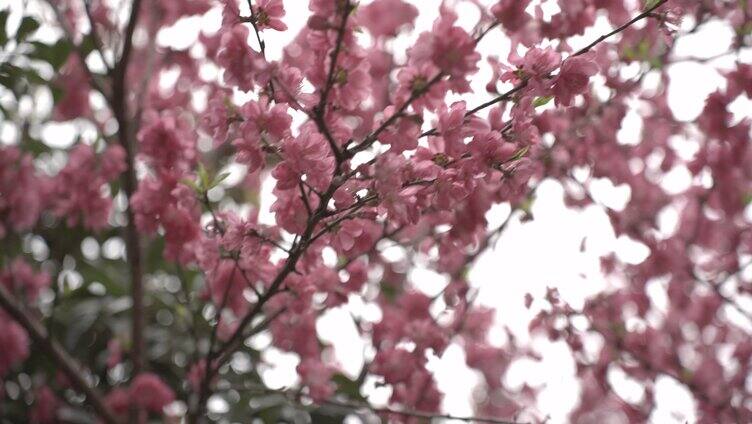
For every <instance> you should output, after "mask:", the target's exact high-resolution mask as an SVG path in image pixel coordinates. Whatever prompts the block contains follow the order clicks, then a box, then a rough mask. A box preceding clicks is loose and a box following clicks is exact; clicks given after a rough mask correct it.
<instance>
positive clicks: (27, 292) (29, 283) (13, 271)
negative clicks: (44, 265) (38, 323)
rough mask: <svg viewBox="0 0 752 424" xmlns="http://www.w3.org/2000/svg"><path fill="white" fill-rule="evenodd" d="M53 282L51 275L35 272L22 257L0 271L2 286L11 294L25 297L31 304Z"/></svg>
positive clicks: (44, 272)
mask: <svg viewBox="0 0 752 424" xmlns="http://www.w3.org/2000/svg"><path fill="white" fill-rule="evenodd" d="M51 281H52V280H51V278H50V274H49V273H47V272H46V271H40V272H35V271H34V269H33V268H32V267H31V265H29V264H28V263H27V262H26V261H24V260H23V258H21V257H18V258H16V259H14V260H13V262H11V263H10V266H8V267H7V268H5V269H4V270H0V284H3V285H4V286H5V287H6V288H7V289H8V290H9V291H10V292H11V293H14V294H16V295H19V296H20V295H23V296H24V298H25V299H26V300H27V301H29V302H34V301H35V300H36V299H37V297H39V293H40V292H41V291H42V290H44V289H46V288H47V287H49V286H50V282H51Z"/></svg>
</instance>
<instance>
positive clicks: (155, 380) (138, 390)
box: [128, 373, 175, 414]
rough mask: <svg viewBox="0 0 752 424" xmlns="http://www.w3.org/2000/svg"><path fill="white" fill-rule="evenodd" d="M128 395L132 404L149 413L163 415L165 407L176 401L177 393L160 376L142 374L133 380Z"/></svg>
mask: <svg viewBox="0 0 752 424" xmlns="http://www.w3.org/2000/svg"><path fill="white" fill-rule="evenodd" d="M128 393H129V395H130V398H131V402H133V403H134V404H136V405H139V406H141V407H143V408H146V409H148V410H149V411H151V412H153V413H156V414H161V413H162V409H164V407H165V406H167V405H169V404H170V403H172V401H174V400H175V393H174V392H173V391H172V389H170V387H169V386H167V385H166V384H165V383H164V382H163V381H162V379H160V378H159V376H157V375H155V374H152V373H141V374H139V375H137V376H136V378H134V379H133V382H132V383H131V386H130V388H129V389H128Z"/></svg>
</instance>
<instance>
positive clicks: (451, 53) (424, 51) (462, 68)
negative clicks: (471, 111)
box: [410, 8, 480, 79]
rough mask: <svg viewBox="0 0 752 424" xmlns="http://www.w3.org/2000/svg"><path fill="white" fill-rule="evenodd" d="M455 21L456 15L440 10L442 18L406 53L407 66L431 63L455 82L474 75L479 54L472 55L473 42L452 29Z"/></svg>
mask: <svg viewBox="0 0 752 424" xmlns="http://www.w3.org/2000/svg"><path fill="white" fill-rule="evenodd" d="M456 19H457V17H456V15H454V14H453V13H452V12H448V11H447V10H446V9H445V8H442V16H440V18H439V19H438V20H437V21H436V22H435V23H434V25H433V29H432V32H430V33H428V32H426V33H423V34H422V35H421V36H420V37H419V38H418V40H417V41H416V42H415V47H413V48H412V49H411V50H410V60H411V63H415V64H421V63H425V61H431V63H432V64H433V65H435V66H436V67H437V68H439V69H440V70H442V71H444V72H446V73H447V74H449V75H451V76H452V77H453V78H455V79H464V78H465V77H467V76H468V75H470V74H472V73H474V72H475V71H477V70H478V67H477V63H478V60H479V59H480V54H479V53H478V52H476V51H475V41H474V40H473V39H472V37H470V35H469V34H468V33H467V32H465V30H463V29H462V28H460V27H458V26H455V25H454V23H455V21H456Z"/></svg>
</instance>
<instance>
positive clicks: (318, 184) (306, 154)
mask: <svg viewBox="0 0 752 424" xmlns="http://www.w3.org/2000/svg"><path fill="white" fill-rule="evenodd" d="M282 155H283V158H284V160H283V161H282V162H281V163H280V164H279V165H277V167H276V168H274V171H272V176H274V178H276V179H277V188H279V189H281V190H290V189H297V188H298V184H299V183H300V182H301V181H302V178H303V176H305V177H306V179H305V180H306V182H307V183H308V184H310V185H311V186H313V187H315V188H317V189H319V190H323V189H325V188H326V185H327V183H328V182H329V179H330V177H331V174H332V171H333V169H334V158H333V157H332V155H331V150H330V148H329V145H328V144H327V142H326V140H325V139H324V136H322V135H321V134H319V133H318V132H315V131H312V127H311V126H305V127H303V128H301V133H300V135H299V136H298V137H297V138H294V139H293V138H291V139H288V140H285V141H284V142H283V143H282Z"/></svg>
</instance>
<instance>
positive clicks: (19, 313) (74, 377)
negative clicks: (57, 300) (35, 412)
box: [0, 284, 119, 424]
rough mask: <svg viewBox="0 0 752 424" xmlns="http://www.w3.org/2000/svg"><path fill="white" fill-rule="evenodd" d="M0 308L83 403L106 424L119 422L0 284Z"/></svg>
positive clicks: (76, 366) (58, 347)
mask: <svg viewBox="0 0 752 424" xmlns="http://www.w3.org/2000/svg"><path fill="white" fill-rule="evenodd" d="M0 306H2V308H3V309H4V310H5V311H7V312H8V314H9V315H10V316H11V317H12V318H13V319H14V320H16V322H18V323H19V324H20V325H21V326H22V327H23V328H24V329H25V330H26V332H27V333H29V336H30V337H31V339H32V340H33V341H34V343H35V344H36V345H37V346H38V347H39V348H40V349H41V350H42V351H44V353H45V354H46V355H47V356H49V357H50V358H52V359H53V360H54V363H55V365H56V366H57V367H59V368H60V370H61V371H62V372H63V373H64V374H65V376H66V377H68V379H69V380H70V382H71V384H72V385H73V387H75V388H76V390H78V391H79V392H81V393H83V394H84V395H85V396H86V401H87V402H88V403H90V404H91V406H92V408H94V411H96V413H97V414H98V415H99V416H100V417H101V418H102V419H103V420H104V421H105V422H107V423H109V424H117V423H118V422H119V420H118V419H117V418H116V417H115V415H114V414H113V413H112V411H110V409H109V408H108V407H107V405H106V404H105V402H104V398H103V397H102V395H101V394H100V393H99V391H98V390H97V389H96V388H95V387H93V386H92V385H91V384H90V382H89V380H88V378H87V375H86V374H85V373H84V368H83V367H82V366H81V365H80V364H79V363H78V362H76V360H75V359H73V358H72V357H71V355H70V354H69V353H68V352H67V351H66V350H65V349H64V348H63V347H62V346H61V345H60V344H59V343H58V342H57V341H55V340H54V339H52V338H51V337H49V334H48V333H47V330H45V328H44V326H43V325H42V324H41V323H39V321H37V320H36V318H34V317H32V316H31V315H30V314H28V313H27V312H26V311H25V310H24V309H23V307H22V306H21V305H19V304H18V302H17V301H16V300H15V299H14V298H13V295H11V294H10V292H8V289H7V288H5V286H3V285H2V284H0Z"/></svg>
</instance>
